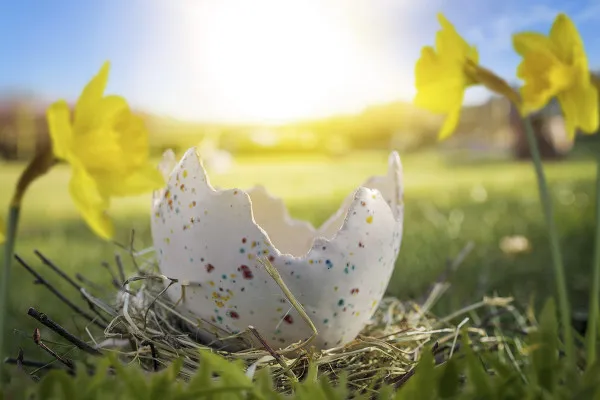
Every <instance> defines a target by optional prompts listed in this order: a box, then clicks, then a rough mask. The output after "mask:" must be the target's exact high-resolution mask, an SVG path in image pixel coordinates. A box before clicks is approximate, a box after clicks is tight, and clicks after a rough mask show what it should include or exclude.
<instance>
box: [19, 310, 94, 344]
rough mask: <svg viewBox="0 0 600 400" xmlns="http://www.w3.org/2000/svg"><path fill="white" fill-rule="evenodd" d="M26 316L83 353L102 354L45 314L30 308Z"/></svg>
mask: <svg viewBox="0 0 600 400" xmlns="http://www.w3.org/2000/svg"><path fill="white" fill-rule="evenodd" d="M27 315H29V316H30V317H32V318H34V319H36V320H38V321H39V322H41V323H42V324H44V325H45V326H46V327H48V328H49V329H51V330H52V331H54V332H56V333H58V334H59V335H60V336H62V337H63V338H65V339H67V340H68V341H69V342H71V343H73V344H74V345H75V346H77V347H78V348H79V349H81V350H83V351H85V352H86V353H88V354H91V355H94V356H99V355H101V354H102V353H101V352H100V351H98V350H97V349H95V348H93V347H92V346H90V345H89V344H87V343H86V342H84V341H82V340H81V339H78V338H77V337H75V336H73V335H72V334H71V333H69V332H68V331H67V330H66V329H65V328H63V327H62V326H60V325H59V324H57V323H56V322H54V321H52V320H51V319H50V318H49V317H48V316H47V315H46V314H43V313H40V312H39V311H37V310H36V309H35V308H33V307H30V308H29V310H28V311H27Z"/></svg>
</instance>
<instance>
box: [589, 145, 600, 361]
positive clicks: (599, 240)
mask: <svg viewBox="0 0 600 400" xmlns="http://www.w3.org/2000/svg"><path fill="white" fill-rule="evenodd" d="M596 163H597V171H596V241H595V243H594V264H593V272H592V290H591V292H590V306H589V307H590V310H589V315H588V325H587V333H586V350H587V368H590V367H591V366H592V365H594V363H595V362H596V342H597V341H598V336H597V334H598V323H599V322H600V321H598V311H599V310H598V308H599V307H600V155H599V156H597V158H596Z"/></svg>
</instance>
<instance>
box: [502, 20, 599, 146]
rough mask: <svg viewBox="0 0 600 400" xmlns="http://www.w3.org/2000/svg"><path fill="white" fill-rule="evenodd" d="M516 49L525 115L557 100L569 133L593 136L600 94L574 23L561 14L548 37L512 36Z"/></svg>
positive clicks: (532, 33) (596, 124)
mask: <svg viewBox="0 0 600 400" xmlns="http://www.w3.org/2000/svg"><path fill="white" fill-rule="evenodd" d="M513 46H514V48H515V50H516V51H517V53H519V55H521V56H522V57H523V60H522V61H521V63H520V64H519V67H518V70H517V75H518V77H519V78H521V79H522V80H523V81H524V85H523V87H522V88H521V97H522V99H523V108H522V112H523V113H524V114H528V113H530V112H533V111H537V110H539V109H541V108H543V107H544V106H545V105H546V104H547V103H548V102H549V101H550V100H551V99H552V98H553V97H556V98H557V99H558V101H559V103H560V106H561V108H562V111H563V114H564V118H565V125H566V130H567V134H568V135H569V137H570V138H573V137H574V135H575V131H576V130H577V129H581V131H583V132H585V133H594V132H596V130H597V129H598V91H597V90H596V88H595V87H594V85H593V82H592V80H591V78H590V71H589V69H588V62H587V56H586V54H585V49H584V46H583V41H582V40H581V37H580V36H579V33H578V32H577V28H576V27H575V25H574V24H573V22H572V21H571V20H570V19H569V17H567V16H566V15H565V14H559V15H558V16H557V17H556V19H555V21H554V23H553V24H552V28H551V29H550V34H549V35H548V36H545V35H542V34H540V33H535V32H523V33H518V34H515V35H513Z"/></svg>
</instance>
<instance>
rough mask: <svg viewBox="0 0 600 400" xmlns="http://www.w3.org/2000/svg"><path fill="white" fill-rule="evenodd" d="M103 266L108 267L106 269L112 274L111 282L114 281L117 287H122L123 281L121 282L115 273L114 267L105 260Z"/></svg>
mask: <svg viewBox="0 0 600 400" xmlns="http://www.w3.org/2000/svg"><path fill="white" fill-rule="evenodd" d="M102 266H103V267H104V268H106V270H107V271H108V273H109V274H110V277H111V278H112V279H111V282H112V284H113V286H114V287H116V288H117V289H121V283H119V280H118V279H117V276H116V275H115V273H114V272H113V270H112V268H111V267H110V264H109V263H107V262H106V261H103V262H102Z"/></svg>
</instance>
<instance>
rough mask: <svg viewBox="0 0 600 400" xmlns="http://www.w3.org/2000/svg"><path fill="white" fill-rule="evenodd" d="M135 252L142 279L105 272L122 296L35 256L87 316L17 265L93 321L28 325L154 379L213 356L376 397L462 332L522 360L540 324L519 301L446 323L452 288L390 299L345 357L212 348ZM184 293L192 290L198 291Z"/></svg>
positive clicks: (154, 269)
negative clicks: (525, 342) (74, 330)
mask: <svg viewBox="0 0 600 400" xmlns="http://www.w3.org/2000/svg"><path fill="white" fill-rule="evenodd" d="M471 249H472V245H471V244H469V245H468V246H467V247H466V248H465V249H464V250H463V251H462V252H461V253H460V254H459V256H458V257H457V258H456V259H454V260H451V261H450V262H449V263H448V265H447V271H446V272H452V271H453V270H455V269H456V268H457V267H458V265H459V264H460V263H461V262H462V260H463V259H464V258H465V257H466V255H467V254H468V253H469V251H470V250H471ZM126 250H127V252H128V253H129V255H130V256H131V260H132V262H133V264H134V266H135V267H136V273H135V275H134V276H131V277H130V278H128V279H126V277H125V272H124V271H125V268H124V267H123V262H122V258H121V257H120V256H118V255H117V256H116V258H115V264H116V267H117V268H116V272H115V271H114V270H113V269H114V268H112V267H111V266H110V265H108V264H104V266H105V267H106V269H107V270H108V271H109V272H110V275H107V276H110V278H111V281H112V288H113V289H112V290H111V291H109V293H104V294H102V293H103V292H102V288H101V286H102V285H101V284H100V283H99V282H90V281H89V280H87V279H86V278H84V277H83V276H81V275H77V276H76V279H73V278H71V277H70V276H68V275H67V274H65V273H64V272H63V271H62V270H61V269H60V268H59V267H58V266H56V265H55V264H53V263H52V262H51V261H50V260H49V259H47V258H46V257H45V256H43V255H42V254H41V253H39V252H37V251H36V252H35V254H36V255H37V256H38V258H39V259H40V260H41V262H42V264H43V265H45V266H47V267H49V268H50V269H51V270H53V271H54V272H55V273H56V274H58V276H60V277H61V278H62V279H64V280H66V281H67V282H68V283H69V284H70V285H71V286H73V287H74V288H75V289H76V290H77V291H78V292H79V294H80V296H81V297H82V298H83V300H84V303H83V304H86V303H87V310H84V309H83V306H79V305H77V303H81V301H79V302H77V301H75V300H71V299H69V298H68V297H67V296H66V295H64V294H62V293H61V292H60V291H58V290H57V289H56V288H55V287H54V286H53V285H52V284H51V283H50V282H49V281H48V280H46V279H45V278H43V277H42V276H41V275H40V274H39V273H38V272H37V271H36V270H35V269H34V268H33V267H31V266H30V265H29V264H28V263H26V262H25V261H24V260H23V259H22V258H21V257H19V256H16V258H17V261H18V262H19V263H20V264H21V265H22V266H23V267H24V268H25V269H27V270H28V271H29V272H30V273H31V274H33V275H34V276H35V278H36V283H39V284H42V285H44V286H46V288H48V289H49V290H50V291H51V292H53V293H54V294H55V295H56V297H57V298H58V299H59V300H60V301H62V302H63V303H64V304H65V305H66V306H67V307H69V308H70V309H71V310H73V311H75V313H76V314H77V315H79V316H80V317H82V318H83V319H85V320H86V321H87V326H86V328H85V331H86V333H87V337H83V338H82V337H76V336H74V335H72V334H71V333H69V332H67V331H66V330H65V329H64V328H63V327H62V326H61V325H60V324H59V323H57V322H55V321H53V320H52V319H50V318H49V317H48V316H47V315H44V314H42V313H40V312H39V311H38V310H35V309H33V308H31V309H30V310H29V315H30V316H31V317H33V318H35V319H36V320H38V321H39V322H40V323H41V324H43V325H45V326H46V327H47V328H49V329H50V330H52V331H54V332H55V333H57V334H59V335H60V336H62V338H64V339H65V340H67V341H68V342H70V346H71V345H72V346H71V347H73V348H78V349H79V350H81V351H83V352H84V353H87V354H91V355H99V354H102V353H107V352H116V353H118V355H119V357H120V359H121V360H122V361H123V362H125V363H131V362H136V363H139V364H140V365H141V366H142V367H143V368H144V369H146V370H147V371H149V372H150V373H151V372H152V371H158V370H161V369H162V368H163V367H165V366H168V365H169V364H170V363H171V362H172V361H173V360H175V359H177V358H181V359H182V361H183V368H182V369H181V372H180V378H181V379H187V378H189V377H190V376H192V375H194V373H195V372H196V370H197V369H198V366H199V363H200V362H201V359H200V357H199V353H200V352H199V350H201V349H205V350H211V351H214V352H216V353H218V354H220V355H222V356H223V357H225V358H227V359H229V360H232V361H235V360H238V362H242V363H243V364H244V365H245V366H246V368H247V374H248V375H250V376H252V375H253V374H254V373H255V372H256V371H258V370H260V369H262V368H266V367H268V368H269V369H270V371H271V373H272V375H273V376H274V379H275V383H276V387H277V389H278V390H279V391H281V392H288V391H289V390H290V385H291V382H292V381H296V380H300V379H302V378H303V377H304V376H305V374H306V372H307V371H308V366H309V365H310V364H312V365H314V366H316V367H317V368H318V373H319V375H326V376H328V377H329V378H330V379H331V380H332V381H334V382H335V381H336V380H337V379H338V377H339V376H340V375H341V374H345V375H346V376H347V379H348V383H349V385H350V388H351V389H352V390H353V391H356V392H365V391H369V390H377V388H378V387H380V386H381V385H382V384H384V383H385V384H392V385H394V386H396V387H399V386H401V385H402V384H403V383H405V382H406V381H407V380H408V379H409V378H410V377H411V376H412V374H413V371H414V365H415V363H416V361H418V359H419V354H420V352H421V351H422V350H423V348H424V346H425V345H426V344H429V345H432V346H433V351H434V354H435V359H436V363H438V364H440V363H443V362H444V361H446V360H447V359H448V358H449V357H452V356H458V353H459V351H458V343H457V337H458V333H459V330H460V329H461V328H464V329H466V330H467V331H468V332H469V336H470V338H471V342H472V345H473V347H474V348H477V349H482V350H495V351H499V352H500V354H501V356H502V357H507V359H509V360H514V359H515V357H514V354H513V352H514V351H518V349H519V348H521V343H522V339H523V336H524V334H526V333H527V331H528V330H529V329H530V326H531V325H532V324H533V321H528V320H527V319H526V318H525V317H524V316H523V315H521V314H520V313H519V312H517V310H516V309H515V308H514V307H513V306H512V304H511V303H512V299H510V298H500V297H493V298H484V299H483V300H482V301H479V302H477V303H475V304H471V305H468V306H466V307H464V308H462V309H460V310H457V311H456V312H453V313H452V314H451V315H448V316H446V317H441V318H440V317H437V316H435V315H433V313H432V311H431V310H432V307H433V306H434V305H435V304H436V303H437V302H438V301H439V300H440V298H442V296H443V294H444V293H445V292H446V290H447V289H448V288H449V284H448V283H447V282H446V278H444V279H440V280H438V281H437V282H435V283H434V284H433V286H432V288H431V289H430V291H429V293H428V295H427V296H426V298H425V299H424V301H422V302H421V304H419V303H417V302H402V301H400V300H398V299H396V298H392V297H388V298H384V299H383V301H382V302H381V304H380V305H379V308H378V309H377V311H376V312H375V315H374V316H373V318H372V320H371V322H370V324H369V325H368V326H366V327H365V328H364V329H363V331H362V332H361V334H360V335H359V336H358V337H357V338H356V339H355V340H354V341H352V342H350V343H348V344H346V345H344V346H341V347H337V348H331V349H328V350H325V351H315V350H314V349H312V348H311V347H310V341H311V339H312V338H313V337H314V336H313V337H311V338H307V340H306V341H304V342H301V343H297V344H294V345H292V346H290V347H288V348H285V349H272V348H270V347H269V346H268V345H267V344H266V343H265V342H264V341H263V340H262V337H261V333H260V332H258V331H257V330H256V329H254V328H253V327H251V326H250V327H248V329H247V330H246V331H244V332H242V333H240V334H237V335H234V336H227V335H224V334H222V335H220V336H218V339H217V340H214V339H213V340H212V341H208V340H206V337H207V332H210V333H212V334H219V333H218V330H217V329H216V328H215V327H214V326H213V325H212V324H211V323H210V322H208V321H202V320H200V319H198V318H196V317H194V316H192V315H189V314H186V313H185V312H184V311H182V310H181V307H178V304H177V303H178V302H173V301H171V300H170V299H169V298H168V297H167V296H165V295H164V294H165V291H166V288H167V287H168V286H169V285H171V284H173V283H174V282H176V280H175V279H171V278H169V277H166V276H163V275H160V272H159V270H158V266H157V265H156V261H155V259H154V257H153V252H152V251H151V249H148V250H145V251H140V252H135V251H133V250H132V246H130V247H129V248H128V249H126ZM262 265H263V267H264V268H266V270H267V272H269V274H270V275H271V277H272V278H273V279H274V280H275V281H276V282H277V283H278V285H279V286H280V288H281V290H282V292H283V294H284V295H285V296H286V298H287V299H288V301H289V302H290V305H291V306H292V307H294V308H296V310H297V311H298V312H299V313H300V314H301V315H302V316H303V318H304V320H305V322H306V323H307V324H308V325H309V326H310V327H311V328H312V330H313V332H314V335H317V334H318V332H317V331H316V329H315V327H314V325H312V322H311V320H310V317H309V316H308V315H307V314H306V312H304V310H303V309H302V306H301V305H300V304H299V303H298V301H297V300H296V298H295V296H294V294H293V293H291V292H290V290H289V289H288V288H287V286H286V285H285V282H284V281H283V279H282V278H281V276H280V275H279V274H278V272H277V270H276V269H275V268H273V267H272V266H271V265H270V264H269V262H268V261H267V260H264V261H263V262H262ZM180 283H182V284H184V285H188V286H190V285H193V283H190V282H180ZM179 301H182V299H180V300H179ZM500 314H505V315H508V316H509V317H510V320H509V321H508V323H507V325H506V326H509V327H510V328H511V329H512V333H511V334H510V335H506V334H504V333H502V332H507V330H506V329H500V327H499V325H498V321H499V316H500ZM94 327H100V328H102V329H101V330H98V329H96V328H94ZM36 330H37V328H36ZM36 333H37V335H36V337H35V338H34V339H35V340H36V343H37V344H38V345H40V344H41V345H43V347H42V346H40V347H42V349H43V350H45V351H46V352H48V351H47V350H46V348H48V345H47V344H44V342H43V341H42V340H41V334H40V332H39V331H36ZM72 350H73V349H70V350H69V352H72ZM63 354H64V353H63ZM57 359H58V361H60V362H61V363H62V365H63V367H66V368H70V366H69V365H70V364H69V363H70V360H68V359H66V357H65V356H64V355H58V354H57ZM6 362H8V363H13V364H17V365H19V366H20V368H23V367H27V366H29V367H31V368H35V369H34V371H33V372H35V373H37V372H39V371H40V370H43V369H45V368H47V367H50V366H49V365H46V364H43V363H39V362H35V361H29V360H24V359H23V356H22V354H20V357H19V358H17V359H7V360H6ZM515 363H516V361H515ZM55 364H56V363H53V365H55ZM516 367H517V368H518V365H516Z"/></svg>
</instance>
